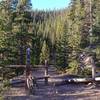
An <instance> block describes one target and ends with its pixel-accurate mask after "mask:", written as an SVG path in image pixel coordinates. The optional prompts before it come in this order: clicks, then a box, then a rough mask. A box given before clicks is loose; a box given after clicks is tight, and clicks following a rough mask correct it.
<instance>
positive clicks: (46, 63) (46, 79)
mask: <svg viewBox="0 0 100 100" xmlns="http://www.w3.org/2000/svg"><path fill="white" fill-rule="evenodd" d="M44 74H45V84H46V85H47V84H48V61H47V60H45V73H44Z"/></svg>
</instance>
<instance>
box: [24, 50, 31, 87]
mask: <svg viewBox="0 0 100 100" xmlns="http://www.w3.org/2000/svg"><path fill="white" fill-rule="evenodd" d="M30 51H31V50H30V48H27V49H26V69H25V75H26V76H25V77H26V81H25V84H26V85H25V86H26V87H27V77H28V75H29V74H30V70H31V68H30Z"/></svg>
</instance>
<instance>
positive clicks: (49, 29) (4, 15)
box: [0, 0, 100, 73]
mask: <svg viewBox="0 0 100 100" xmlns="http://www.w3.org/2000/svg"><path fill="white" fill-rule="evenodd" d="M71 1H72V2H71V5H70V6H69V8H65V9H62V10H58V11H55V10H54V11H37V10H32V9H31V7H32V6H31V0H3V1H2V2H0V64H4V65H5V64H25V63H26V61H25V60H26V48H27V46H30V48H31V62H32V64H39V63H40V62H41V63H43V62H44V60H45V59H48V60H50V62H52V60H54V62H56V63H55V64H57V65H58V68H62V67H64V68H65V67H67V66H69V70H70V71H71V72H72V73H77V72H78V71H77V67H78V61H77V59H76V58H77V55H78V54H79V52H80V51H82V50H86V48H88V46H89V45H90V40H91V44H92V46H93V48H91V51H93V52H95V53H96V57H97V58H96V59H97V60H96V63H97V64H99V62H100V52H99V51H100V47H99V44H100V35H99V34H100V10H99V9H100V4H99V3H98V1H97V0H92V12H90V11H89V10H90V5H89V2H90V1H89V0H83V1H82V0H71ZM90 14H91V15H92V17H93V18H91V19H92V20H93V23H90V16H89V15H90ZM92 26H93V27H92ZM90 28H92V29H93V31H92V33H93V35H92V37H90V36H89V33H90ZM44 40H46V42H44ZM41 48H42V49H41ZM88 51H89V52H90V50H89V49H88ZM49 58H50V59H49ZM84 73H87V72H84Z"/></svg>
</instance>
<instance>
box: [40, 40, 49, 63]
mask: <svg viewBox="0 0 100 100" xmlns="http://www.w3.org/2000/svg"><path fill="white" fill-rule="evenodd" d="M49 56H50V55H49V48H48V45H47V44H46V41H44V42H43V46H42V49H41V54H40V63H42V64H44V62H45V60H48V61H49Z"/></svg>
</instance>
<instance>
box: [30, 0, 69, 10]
mask: <svg viewBox="0 0 100 100" xmlns="http://www.w3.org/2000/svg"><path fill="white" fill-rule="evenodd" d="M31 1H32V6H33V9H38V10H48V9H49V10H53V9H62V8H65V7H67V6H68V5H69V3H70V1H71V0H31Z"/></svg>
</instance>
